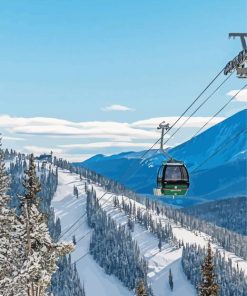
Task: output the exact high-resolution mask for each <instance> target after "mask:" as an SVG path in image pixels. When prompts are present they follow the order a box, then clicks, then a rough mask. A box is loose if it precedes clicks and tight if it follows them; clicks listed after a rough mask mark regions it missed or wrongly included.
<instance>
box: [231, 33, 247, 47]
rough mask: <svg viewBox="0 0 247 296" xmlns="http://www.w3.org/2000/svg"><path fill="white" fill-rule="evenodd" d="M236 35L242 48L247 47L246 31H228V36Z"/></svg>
mask: <svg viewBox="0 0 247 296" xmlns="http://www.w3.org/2000/svg"><path fill="white" fill-rule="evenodd" d="M236 37H239V38H240V40H241V44H242V47H243V49H247V45H246V40H245V38H247V33H229V38H236Z"/></svg>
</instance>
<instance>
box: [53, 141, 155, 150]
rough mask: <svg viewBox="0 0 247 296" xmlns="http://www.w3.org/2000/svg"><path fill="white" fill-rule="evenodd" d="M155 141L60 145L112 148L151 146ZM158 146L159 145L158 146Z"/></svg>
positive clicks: (82, 147)
mask: <svg viewBox="0 0 247 296" xmlns="http://www.w3.org/2000/svg"><path fill="white" fill-rule="evenodd" d="M152 144H153V143H129V142H95V143H84V144H67V145H58V147H61V148H69V149H74V148H79V149H98V148H111V147H119V148H120V147H121V148H127V147H141V148H146V147H150V146H151V145H152ZM157 147H158V146H157ZM157 147H156V148H157Z"/></svg>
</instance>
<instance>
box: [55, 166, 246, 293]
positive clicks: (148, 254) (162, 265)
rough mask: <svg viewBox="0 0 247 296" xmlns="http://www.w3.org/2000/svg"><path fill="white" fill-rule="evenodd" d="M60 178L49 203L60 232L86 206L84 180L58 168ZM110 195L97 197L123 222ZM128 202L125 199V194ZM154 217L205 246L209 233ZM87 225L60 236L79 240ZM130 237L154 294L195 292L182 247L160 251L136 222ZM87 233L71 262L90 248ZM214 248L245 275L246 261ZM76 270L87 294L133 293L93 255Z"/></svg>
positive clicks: (100, 191)
mask: <svg viewBox="0 0 247 296" xmlns="http://www.w3.org/2000/svg"><path fill="white" fill-rule="evenodd" d="M58 177H59V180H58V182H59V183H58V189H57V192H56V194H55V196H54V199H53V201H52V206H53V207H54V209H55V213H56V216H59V217H60V219H61V225H62V233H64V231H65V230H66V229H68V228H69V227H70V225H72V224H73V223H74V222H75V221H76V220H77V219H78V218H79V217H80V216H82V215H83V214H84V213H85V206H86V195H85V188H84V187H85V186H84V183H85V180H82V181H80V178H79V175H76V174H72V173H69V172H68V171H66V170H61V169H59V175H58ZM74 185H75V186H77V188H78V190H79V198H78V199H76V197H75V196H74V195H73V187H74ZM93 187H94V189H95V190H96V192H97V197H98V198H99V197H101V196H102V195H103V194H104V193H105V190H104V189H102V187H100V186H98V185H95V184H93ZM110 196H111V194H106V195H105V196H103V197H102V199H101V200H100V203H101V204H102V205H103V209H104V210H105V211H107V213H108V214H110V215H111V217H112V218H113V219H115V220H116V221H117V223H121V224H126V223H127V216H126V215H125V214H124V213H123V212H122V211H120V210H119V209H117V208H115V207H114V206H113V202H112V198H110ZM124 199H125V200H126V201H127V200H128V198H127V197H124ZM136 206H137V207H138V206H139V207H140V208H141V209H142V210H143V211H146V208H145V206H143V205H142V204H139V203H136ZM151 214H152V216H153V218H154V219H156V218H161V221H162V224H165V223H168V221H169V223H170V224H171V226H172V229H173V233H174V235H175V236H176V237H177V238H178V239H183V241H184V242H185V243H186V242H188V243H197V244H198V245H201V246H202V247H203V246H206V244H207V242H208V239H210V237H209V236H207V235H205V234H202V233H200V234H199V233H198V232H195V233H193V232H191V231H189V230H187V229H185V228H182V227H181V226H179V225H176V224H175V223H173V222H172V221H170V220H168V219H167V218H166V217H164V216H162V217H161V216H157V215H156V213H154V212H151ZM89 230H90V228H89V227H88V226H87V222H86V217H83V219H81V220H79V221H78V223H76V224H75V226H74V227H72V229H71V230H70V231H68V233H67V234H66V235H65V236H64V237H63V239H71V238H72V236H73V235H75V237H76V240H79V239H80V238H81V237H82V236H83V235H85V234H86V233H87V232H88V231H89ZM132 236H133V238H134V239H135V240H136V241H137V242H138V245H139V247H140V250H141V253H142V255H144V256H145V258H146V259H147V261H148V264H149V273H148V279H149V282H150V283H151V284H152V288H153V290H154V294H155V296H163V295H168V296H169V295H173V296H180V295H185V296H187V295H191V296H193V295H196V291H195V289H194V287H193V286H192V285H191V284H190V283H189V282H188V281H187V279H186V277H185V275H184V273H183V270H182V267H181V256H182V249H176V248H173V247H171V246H170V245H169V244H166V245H164V246H163V247H162V251H161V252H159V249H158V239H157V238H156V237H155V236H154V235H153V234H152V233H150V232H149V231H148V230H146V229H144V228H143V227H142V226H140V225H139V224H136V225H135V230H134V233H133V234H132ZM89 242H90V234H89V235H87V236H86V237H85V238H84V239H82V240H81V241H79V242H78V244H77V246H76V251H75V252H74V253H73V254H72V262H73V261H75V260H77V259H78V258H79V257H81V256H82V255H83V254H86V253H87V252H88V250H89ZM213 248H214V249H218V250H219V252H221V253H222V254H225V258H226V259H227V258H231V259H232V261H233V265H234V266H235V267H236V266H237V264H238V266H239V268H240V269H242V270H244V271H245V274H246V275H247V262H246V261H244V260H243V259H241V258H239V257H237V256H236V255H235V254H232V253H230V252H227V251H225V250H223V249H222V248H221V247H219V246H217V245H215V244H214V245H213ZM169 268H171V270H172V273H173V279H174V290H173V292H171V291H170V288H169V284H168V272H169ZM77 269H78V272H79V275H80V278H81V281H82V282H83V281H84V283H85V289H86V294H87V295H89V296H93V295H95V294H96V293H97V292H98V291H100V294H101V295H103V296H104V295H109V291H111V295H116V296H117V295H123V296H125V295H126V296H127V295H133V293H132V292H131V291H129V290H128V289H127V288H125V287H123V285H122V283H121V282H120V281H119V280H118V279H117V278H115V277H114V276H108V275H106V274H105V273H104V271H103V269H102V268H100V267H99V266H98V265H97V263H96V262H95V261H94V260H93V258H92V257H91V256H90V255H88V256H86V257H84V258H83V259H82V260H81V261H79V262H78V263H77Z"/></svg>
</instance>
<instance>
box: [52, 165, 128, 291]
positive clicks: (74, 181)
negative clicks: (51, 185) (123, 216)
mask: <svg viewBox="0 0 247 296" xmlns="http://www.w3.org/2000/svg"><path fill="white" fill-rule="evenodd" d="M58 176H59V179H58V188H57V191H56V193H55V196H54V198H53V201H52V206H53V207H54V209H55V214H56V216H57V217H60V219H61V226H62V234H63V233H64V232H65V231H66V230H67V229H68V228H69V227H70V226H71V225H72V224H73V223H74V221H76V220H77V219H78V218H79V217H80V216H82V215H83V214H84V213H85V205H86V198H85V190H84V182H85V181H80V178H79V176H78V175H76V174H71V173H69V172H67V171H63V170H59V175H58ZM74 186H77V188H78V190H79V198H78V199H77V198H76V197H75V196H74V194H73V188H74ZM85 218H86V217H84V219H81V220H79V222H78V223H77V224H76V225H75V227H73V228H72V229H71V231H69V232H68V233H66V235H64V237H63V238H62V239H64V240H72V236H73V235H75V238H76V240H78V239H79V238H80V237H81V236H82V235H84V234H85V233H87V232H88V231H89V230H90V228H89V227H88V226H87V223H86V219H85ZM78 226H79V227H78ZM76 228H77V229H76ZM89 242H90V234H89V235H87V236H86V237H85V239H83V240H82V241H81V242H78V243H77V245H76V250H75V252H74V253H72V262H74V261H75V260H77V259H78V258H79V257H81V256H82V255H83V254H85V253H87V252H88V250H89ZM76 266H77V270H78V273H79V275H80V279H81V283H83V282H84V285H85V290H86V295H88V296H94V295H96V294H97V293H100V295H102V296H108V295H109V291H111V293H112V294H111V295H116V296H117V295H119V296H130V295H133V294H132V293H131V292H130V291H128V289H127V288H125V287H123V285H122V284H121V283H120V281H119V280H118V279H117V278H115V277H113V276H108V275H106V274H105V273H104V271H103V269H102V268H101V267H99V266H98V265H97V263H96V262H95V261H94V260H93V258H92V257H91V256H86V257H85V258H84V259H83V260H81V261H79V262H78V263H77V265H76Z"/></svg>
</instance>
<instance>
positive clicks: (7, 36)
mask: <svg viewBox="0 0 247 296" xmlns="http://www.w3.org/2000/svg"><path fill="white" fill-rule="evenodd" d="M246 14H247V4H246V1H245V0H239V1H233V0H232V1H230V0H215V1H196V0H192V1H191V0H190V1H183V0H175V1H164V0H163V1H146V0H137V1H130V0H125V1H116V0H115V1H113V0H98V1H97V0H93V1H74V0H71V1H63V0H58V1H56V0H50V1H46V0H42V1H18V0H12V1H2V2H1V4H0V44H1V46H0V57H1V58H0V60H1V67H0V103H1V109H0V114H1V115H2V117H1V118H0V131H1V132H2V133H3V135H4V136H5V142H4V145H5V146H9V147H13V148H16V149H18V150H23V151H26V152H30V150H31V149H33V150H34V151H35V149H36V151H37V153H38V152H39V151H41V150H42V148H47V149H50V148H53V149H57V152H58V153H61V154H63V155H64V156H67V157H71V156H72V155H74V158H75V157H76V158H78V159H80V157H81V155H84V156H82V157H87V156H89V155H92V154H95V153H107V154H109V153H115V152H118V151H123V150H130V149H131V150H133V149H134V148H135V149H137V150H138V149H143V148H145V147H146V146H145V144H147V143H151V142H152V141H153V140H154V139H155V137H156V136H157V134H156V133H154V134H153V138H152V136H151V135H149V134H145V131H146V127H143V126H140V125H139V128H140V129H141V130H142V131H144V133H143V135H142V136H140V133H142V132H141V131H132V130H129V131H128V130H126V132H125V134H124V136H122V138H120V139H119V138H117V131H118V130H119V129H120V130H121V128H122V127H121V125H120V126H118V125H116V126H115V125H114V124H113V125H112V124H111V125H110V126H107V127H106V129H107V130H109V129H113V130H114V133H115V134H114V137H113V138H110V137H106V138H104V137H103V136H104V133H105V130H101V132H100V133H101V135H100V137H99V135H98V134H97V135H95V137H93V139H89V138H88V137H86V136H85V132H83V133H82V134H83V136H80V135H81V134H80V132H78V133H77V131H76V132H74V131H72V133H71V134H69V132H68V133H66V135H64V134H63V135H61V133H58V134H57V133H56V132H54V130H53V132H51V131H50V130H49V131H47V129H46V128H44V130H42V128H40V129H39V131H38V133H37V128H34V129H32V128H33V121H30V122H28V123H21V122H20V121H18V118H20V117H21V118H24V119H25V118H36V117H44V118H47V117H48V118H53V119H54V121H53V122H52V124H54V129H55V130H56V129H58V130H59V129H63V124H64V122H63V123H61V122H59V127H58V126H57V124H58V122H55V119H61V120H67V121H68V122H73V123H83V122H91V123H92V122H94V121H97V122H98V126H97V127H102V124H104V122H105V121H110V122H113V123H117V122H119V123H128V124H129V125H132V124H133V123H136V122H137V121H143V120H147V119H151V118H157V117H158V118H159V117H165V118H167V119H168V120H169V117H171V116H178V115H180V114H181V113H182V112H183V110H184V109H185V108H186V107H187V106H188V104H189V103H190V102H191V101H192V100H193V99H194V98H195V96H196V95H197V94H198V93H199V92H200V91H201V90H202V88H204V87H205V85H206V84H207V83H208V82H209V81H210V80H211V79H212V78H213V77H214V75H215V74H216V73H217V72H219V70H220V69H221V68H222V67H223V66H224V65H225V64H226V63H227V62H228V60H229V59H231V58H233V57H234V56H235V55H236V54H237V53H238V52H239V51H240V50H241V44H240V41H239V40H229V39H228V33H229V32H244V31H246V30H247V21H246V20H247V18H246ZM221 79H223V76H222V77H221ZM219 81H220V80H219ZM243 84H244V82H243V81H242V80H238V79H237V78H235V77H232V78H231V79H230V80H229V82H228V83H227V84H226V86H225V87H223V88H222V89H221V90H220V91H219V93H218V94H217V95H216V96H215V97H214V99H213V102H211V103H209V104H208V105H207V106H206V107H205V108H203V109H202V110H201V111H200V112H199V113H198V116H200V117H204V116H210V115H212V114H213V113H214V112H215V111H217V108H219V107H220V106H221V105H222V104H223V103H224V102H225V101H226V100H227V99H228V97H227V96H226V94H227V93H228V92H229V91H231V90H232V89H239V88H240V87H241V86H242V85H243ZM244 104H245V102H234V103H232V104H231V105H230V106H229V107H228V108H227V109H226V110H225V112H223V113H222V114H221V115H222V116H223V117H227V116H230V115H231V114H233V113H235V112H237V111H238V110H241V109H243V108H244V107H245V105H244ZM112 105H123V106H127V107H129V108H131V109H132V110H130V111H109V110H108V111H107V112H106V111H105V110H106V109H105V108H106V107H109V106H112ZM113 109H114V108H113ZM133 109H134V110H133ZM3 115H4V116H5V117H3ZM6 116H9V117H10V118H12V119H8V124H7V125H6V122H5V121H4V120H6ZM11 120H12V122H11V123H10V121H11ZM1 121H2V125H1ZM153 122H154V121H153ZM155 122H156V121H155ZM22 124H24V128H23V129H21V125H22ZM25 124H26V125H28V126H29V131H28V132H27V129H26V128H25V127H26V125H25ZM49 124H51V122H50V123H46V124H45V126H47V125H49ZM16 125H18V126H16ZM34 125H38V126H44V123H40V122H38V123H37V120H36V123H35V124H34ZM65 125H66V126H67V125H69V126H70V127H71V124H68V123H66V124H65ZM72 125H73V124H72ZM13 126H14V127H15V128H13ZM16 127H18V129H16ZM90 127H92V124H91V125H90ZM152 127H154V126H152ZM124 128H125V127H124V126H123V129H124ZM131 128H134V129H135V128H136V125H135V124H134V126H132V127H131ZM192 129H193V127H187V128H185V129H184V132H183V133H182V134H181V135H180V136H179V137H178V138H176V139H174V141H173V143H172V144H173V145H174V144H177V143H180V142H181V141H183V140H185V139H186V138H187V137H189V136H190V134H191V132H192ZM23 131H24V132H23ZM92 132H94V131H92ZM128 132H130V133H132V132H133V134H134V132H137V134H138V135H139V136H137V137H134V136H133V138H131V139H127V136H126V135H127V134H128ZM139 132H140V133H139ZM148 132H150V133H151V129H148ZM75 133H76V134H77V136H76V137H75ZM145 136H146V137H145ZM11 138H12V139H11ZM17 139H19V140H17ZM20 139H22V140H20ZM112 141H113V142H114V143H115V142H119V144H114V145H115V146H116V147H115V148H112V147H110V148H109V147H107V146H109V145H111V143H112ZM98 142H102V143H105V145H103V144H102V145H101V146H100V145H98V146H97V145H91V146H92V147H95V146H96V148H93V149H92V147H90V145H88V146H87V147H85V145H84V146H83V144H90V143H91V144H95V143H98ZM132 142H134V143H143V146H141V144H138V145H139V146H138V145H136V146H135V147H134V146H133V147H131V146H130V145H129V143H132ZM34 143H35V145H34ZM106 143H108V145H107V144H106ZM121 143H122V146H121ZM123 143H127V144H126V145H124V144H123ZM79 144H81V145H82V146H81V147H78V146H73V149H72V147H70V148H71V149H70V148H68V147H66V148H65V147H61V146H62V145H79ZM137 146H138V147H137ZM37 147H41V148H40V149H38V148H37ZM75 147H77V148H75ZM132 148H133V149H132ZM135 149H134V150H135ZM72 158H73V157H71V159H72Z"/></svg>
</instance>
